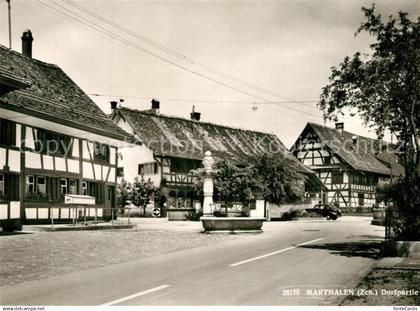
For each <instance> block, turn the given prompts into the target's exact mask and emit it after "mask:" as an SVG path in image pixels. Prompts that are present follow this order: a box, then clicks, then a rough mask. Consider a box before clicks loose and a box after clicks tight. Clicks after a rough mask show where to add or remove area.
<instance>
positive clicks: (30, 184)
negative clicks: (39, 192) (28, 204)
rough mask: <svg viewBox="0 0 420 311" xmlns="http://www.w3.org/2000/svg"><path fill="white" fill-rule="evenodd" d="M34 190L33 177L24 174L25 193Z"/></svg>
mask: <svg viewBox="0 0 420 311" xmlns="http://www.w3.org/2000/svg"><path fill="white" fill-rule="evenodd" d="M34 191H35V178H34V176H32V175H29V176H26V193H33V192H34Z"/></svg>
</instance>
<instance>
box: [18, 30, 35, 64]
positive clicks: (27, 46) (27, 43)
mask: <svg viewBox="0 0 420 311" xmlns="http://www.w3.org/2000/svg"><path fill="white" fill-rule="evenodd" d="M21 39H22V54H23V55H25V56H26V57H29V58H32V41H34V38H32V32H31V31H30V30H29V29H26V30H25V31H24V32H23V34H22V37H21Z"/></svg>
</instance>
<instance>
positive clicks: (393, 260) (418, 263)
mask: <svg viewBox="0 0 420 311" xmlns="http://www.w3.org/2000/svg"><path fill="white" fill-rule="evenodd" d="M377 268H378V269H396V270H398V269H401V270H420V242H412V244H411V246H410V249H409V254H408V256H407V257H385V258H382V259H381V260H380V262H379V263H378V265H377Z"/></svg>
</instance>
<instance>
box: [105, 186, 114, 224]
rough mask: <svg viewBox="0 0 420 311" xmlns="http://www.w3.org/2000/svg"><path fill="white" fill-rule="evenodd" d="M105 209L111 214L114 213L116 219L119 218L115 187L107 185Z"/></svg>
mask: <svg viewBox="0 0 420 311" xmlns="http://www.w3.org/2000/svg"><path fill="white" fill-rule="evenodd" d="M105 209H106V210H107V211H109V215H110V216H111V215H113V217H114V219H117V215H116V214H117V213H116V209H115V187H114V186H106V195H105Z"/></svg>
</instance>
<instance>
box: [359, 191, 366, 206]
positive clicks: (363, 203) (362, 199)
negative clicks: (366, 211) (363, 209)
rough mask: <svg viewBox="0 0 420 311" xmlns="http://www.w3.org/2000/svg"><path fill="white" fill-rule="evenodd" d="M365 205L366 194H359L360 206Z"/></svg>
mask: <svg viewBox="0 0 420 311" xmlns="http://www.w3.org/2000/svg"><path fill="white" fill-rule="evenodd" d="M363 205H365V194H364V193H359V206H363Z"/></svg>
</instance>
